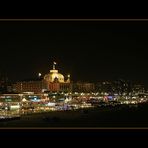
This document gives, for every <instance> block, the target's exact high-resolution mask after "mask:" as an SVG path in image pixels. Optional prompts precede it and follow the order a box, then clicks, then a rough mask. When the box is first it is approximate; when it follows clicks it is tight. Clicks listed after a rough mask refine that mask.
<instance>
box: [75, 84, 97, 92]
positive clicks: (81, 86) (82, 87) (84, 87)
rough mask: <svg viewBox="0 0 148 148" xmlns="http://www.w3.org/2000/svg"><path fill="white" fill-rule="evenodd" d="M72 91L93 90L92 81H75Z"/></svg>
mask: <svg viewBox="0 0 148 148" xmlns="http://www.w3.org/2000/svg"><path fill="white" fill-rule="evenodd" d="M72 90H73V92H93V91H94V90H95V86H94V83H86V82H77V83H74V84H73V88H72Z"/></svg>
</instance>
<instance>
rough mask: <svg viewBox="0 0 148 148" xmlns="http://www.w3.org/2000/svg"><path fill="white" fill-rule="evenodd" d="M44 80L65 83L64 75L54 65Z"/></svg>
mask: <svg viewBox="0 0 148 148" xmlns="http://www.w3.org/2000/svg"><path fill="white" fill-rule="evenodd" d="M44 80H46V81H48V82H59V83H64V76H63V75H62V74H61V73H59V72H58V70H56V69H55V67H53V69H52V70H50V73H49V74H46V75H45V76H44Z"/></svg>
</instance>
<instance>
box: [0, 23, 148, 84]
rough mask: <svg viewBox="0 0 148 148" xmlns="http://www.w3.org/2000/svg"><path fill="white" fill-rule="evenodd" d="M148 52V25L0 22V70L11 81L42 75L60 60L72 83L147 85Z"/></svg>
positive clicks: (60, 68) (62, 69)
mask: <svg viewBox="0 0 148 148" xmlns="http://www.w3.org/2000/svg"><path fill="white" fill-rule="evenodd" d="M147 49H148V22H146V21H145V22H144V21H20V22H16V21H5V22H4V21H0V71H1V73H4V72H6V73H7V75H8V77H9V79H10V80H20V79H25V78H32V77H37V73H39V72H41V73H42V74H43V75H44V74H46V73H48V72H49V70H50V69H51V68H52V61H57V63H58V65H57V68H58V69H59V71H60V72H61V73H63V74H67V73H71V77H72V79H73V80H74V81H75V80H84V81H100V80H114V79H117V78H124V79H129V80H132V81H136V82H142V83H145V84H148V70H147V65H148V58H147V53H146V51H147Z"/></svg>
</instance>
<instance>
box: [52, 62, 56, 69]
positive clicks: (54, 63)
mask: <svg viewBox="0 0 148 148" xmlns="http://www.w3.org/2000/svg"><path fill="white" fill-rule="evenodd" d="M56 64H57V63H56V62H53V70H55V65H56Z"/></svg>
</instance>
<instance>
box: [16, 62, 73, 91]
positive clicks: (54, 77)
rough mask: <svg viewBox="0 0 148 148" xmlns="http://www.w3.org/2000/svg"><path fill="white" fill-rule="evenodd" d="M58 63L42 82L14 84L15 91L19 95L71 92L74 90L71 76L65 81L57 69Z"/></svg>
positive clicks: (33, 81) (32, 81)
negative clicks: (26, 93)
mask: <svg viewBox="0 0 148 148" xmlns="http://www.w3.org/2000/svg"><path fill="white" fill-rule="evenodd" d="M55 65H56V62H54V63H53V69H52V70H50V72H49V74H46V75H45V76H44V78H43V79H41V80H38V81H37V80H36V81H35V80H31V81H22V82H17V83H15V84H13V90H14V91H15V92H17V93H20V92H34V93H42V92H44V91H48V92H57V91H59V92H69V91H71V89H72V86H71V83H70V75H68V79H67V80H65V79H64V76H63V75H62V74H61V73H59V72H58V70H56V69H55Z"/></svg>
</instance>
